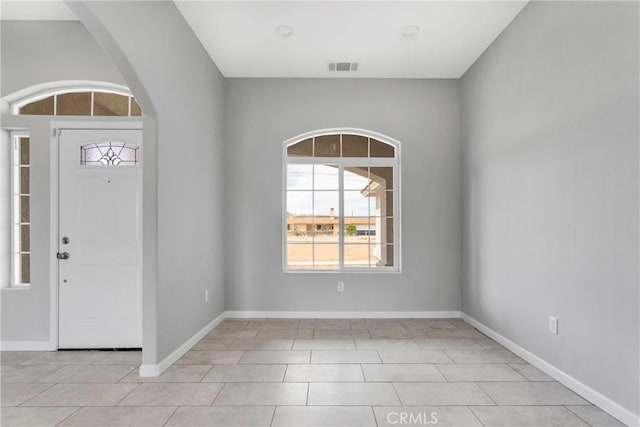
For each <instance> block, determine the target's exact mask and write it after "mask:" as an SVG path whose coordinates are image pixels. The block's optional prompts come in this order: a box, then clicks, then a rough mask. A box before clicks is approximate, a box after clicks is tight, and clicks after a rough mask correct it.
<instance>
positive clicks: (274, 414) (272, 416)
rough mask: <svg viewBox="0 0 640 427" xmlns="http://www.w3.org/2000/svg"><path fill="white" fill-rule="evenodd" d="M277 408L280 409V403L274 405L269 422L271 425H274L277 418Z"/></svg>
mask: <svg viewBox="0 0 640 427" xmlns="http://www.w3.org/2000/svg"><path fill="white" fill-rule="evenodd" d="M276 409H278V405H274V406H273V412H272V413H271V422H270V423H269V427H271V426H273V420H274V419H275V418H276Z"/></svg>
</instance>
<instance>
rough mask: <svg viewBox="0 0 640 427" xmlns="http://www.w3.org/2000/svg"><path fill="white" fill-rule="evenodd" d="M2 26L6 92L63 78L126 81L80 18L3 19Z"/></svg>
mask: <svg viewBox="0 0 640 427" xmlns="http://www.w3.org/2000/svg"><path fill="white" fill-rule="evenodd" d="M34 7H37V3H34ZM0 30H1V31H2V42H1V49H0V50H1V51H2V53H1V54H2V77H1V82H2V96H5V95H7V94H10V93H13V92H15V91H18V90H21V89H25V88H27V87H30V86H33V85H36V84H41V83H47V82H53V81H59V80H97V81H104V82H111V83H117V84H125V83H124V80H122V77H121V76H120V73H119V72H118V69H117V68H116V67H115V65H114V64H113V62H112V61H111V60H110V59H109V57H108V56H107V55H105V54H104V52H103V51H102V49H100V47H99V46H98V43H96V41H95V40H94V38H93V37H91V35H90V34H89V33H88V32H87V30H86V29H85V28H84V26H83V25H82V23H80V22H77V21H56V22H52V21H2V25H0Z"/></svg>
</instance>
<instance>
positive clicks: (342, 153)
mask: <svg viewBox="0 0 640 427" xmlns="http://www.w3.org/2000/svg"><path fill="white" fill-rule="evenodd" d="M396 153H397V147H395V146H394V145H393V144H390V143H387V142H383V141H380V140H379V139H376V138H373V137H368V136H365V135H355V134H347V133H342V134H341V133H336V134H326V135H318V136H315V137H311V138H307V139H303V140H300V141H298V142H295V143H293V144H290V145H288V146H287V147H286V153H285V157H286V171H285V175H286V181H285V182H286V191H285V218H286V220H285V226H284V227H283V228H284V234H285V236H286V237H285V253H284V256H285V260H284V268H285V270H286V271H298V270H303V271H312V270H331V271H385V270H386V271H398V270H399V264H398V262H397V260H398V258H399V257H398V244H397V238H395V236H397V234H398V233H397V229H398V224H397V218H398V214H397V211H398V204H397V201H396V198H397V197H394V194H393V193H394V192H396V191H397V174H398V158H397V157H396Z"/></svg>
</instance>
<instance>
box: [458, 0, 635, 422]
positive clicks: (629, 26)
mask: <svg viewBox="0 0 640 427" xmlns="http://www.w3.org/2000/svg"><path fill="white" fill-rule="evenodd" d="M638 16H639V14H638V3H637V2H533V3H530V4H529V5H528V6H527V7H526V8H525V9H524V10H523V12H521V14H520V15H519V16H518V17H517V18H516V19H515V20H514V22H512V24H511V25H510V26H509V27H508V28H507V29H506V30H505V31H504V33H503V34H502V35H501V36H500V37H499V38H498V39H497V40H496V41H495V42H494V43H493V45H492V46H491V47H490V48H489V49H488V50H487V51H486V52H485V53H484V54H483V55H482V57H481V58H480V59H479V60H478V61H477V62H476V63H475V64H474V65H473V66H472V68H471V69H470V70H469V71H468V72H467V73H466V74H465V76H464V77H463V86H462V93H463V101H462V104H463V140H464V158H465V167H464V170H465V172H466V173H465V175H466V176H465V180H464V185H465V191H464V195H465V208H464V213H465V242H466V243H465V266H466V268H465V271H466V279H465V281H464V286H463V310H464V312H465V313H467V314H469V315H470V316H472V317H473V318H475V319H477V320H479V321H480V322H482V323H484V324H485V325H487V326H489V327H490V328H492V329H494V330H495V331H497V332H498V333H500V334H502V335H503V336H505V337H506V338H508V339H510V340H512V341H514V342H516V343H517V344H519V345H521V346H522V347H524V348H525V349H527V350H529V351H530V352H532V353H533V354H535V355H537V356H539V357H541V358H542V359H544V360H546V361H547V362H549V363H551V364H552V365H554V366H556V367H557V368H559V369H561V370H563V371H564V372H566V373H567V374H569V375H571V376H573V377H574V378H576V379H578V380H579V381H581V382H583V383H584V384H586V385H587V386H589V387H592V388H593V389H595V390H597V391H598V392H600V393H602V394H603V395H605V396H607V397H609V398H610V399H613V400H614V401H616V402H618V403H620V404H622V405H623V406H625V407H626V408H628V409H629V410H631V411H633V412H635V413H636V414H637V413H638V409H639V408H638V401H639V395H638V378H639V372H638V360H639V352H638V339H639V335H640V334H639V330H638V325H639V318H638V315H639V314H638V256H639V253H638V215H639V210H638V182H639V181H638V114H639V109H638V89H639V88H638V75H639V74H638V72H639V70H638V48H639V46H638V36H639V34H638ZM549 315H555V316H558V318H559V335H553V334H551V333H549V332H548V331H547V319H548V316H549Z"/></svg>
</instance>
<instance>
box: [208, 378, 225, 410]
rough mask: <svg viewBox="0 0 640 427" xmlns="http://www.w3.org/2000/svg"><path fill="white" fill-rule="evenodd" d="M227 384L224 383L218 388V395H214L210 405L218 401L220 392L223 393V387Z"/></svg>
mask: <svg viewBox="0 0 640 427" xmlns="http://www.w3.org/2000/svg"><path fill="white" fill-rule="evenodd" d="M226 385H227V383H222V387H220V389H218V391H217V393H216V395H215V396H214V397H213V400H212V401H211V403H210V404H209V406H213V404H214V402H215V401H216V399H217V398H218V396H220V393H222V389H223V388H224V387H225V386H226Z"/></svg>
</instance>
